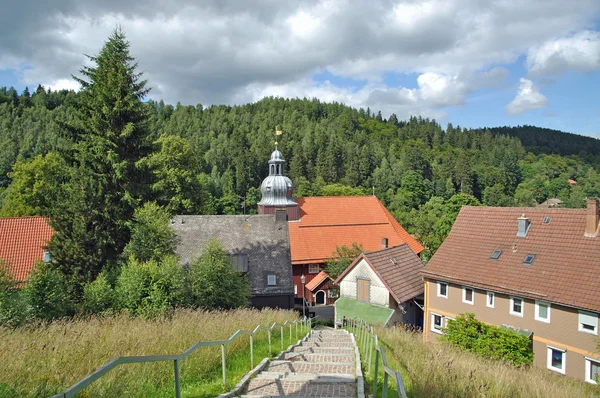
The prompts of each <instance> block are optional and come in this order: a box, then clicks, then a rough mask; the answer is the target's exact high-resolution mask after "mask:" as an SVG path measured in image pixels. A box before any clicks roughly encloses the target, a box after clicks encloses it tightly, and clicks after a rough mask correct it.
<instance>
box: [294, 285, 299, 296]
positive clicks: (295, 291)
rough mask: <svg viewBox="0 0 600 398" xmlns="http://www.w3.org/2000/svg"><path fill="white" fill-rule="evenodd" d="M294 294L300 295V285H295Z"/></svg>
mask: <svg viewBox="0 0 600 398" xmlns="http://www.w3.org/2000/svg"><path fill="white" fill-rule="evenodd" d="M294 295H296V296H297V295H298V285H294Z"/></svg>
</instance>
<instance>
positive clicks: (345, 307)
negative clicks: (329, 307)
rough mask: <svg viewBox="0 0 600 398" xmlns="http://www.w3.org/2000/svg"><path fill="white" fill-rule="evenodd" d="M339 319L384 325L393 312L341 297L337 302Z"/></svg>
mask: <svg viewBox="0 0 600 398" xmlns="http://www.w3.org/2000/svg"><path fill="white" fill-rule="evenodd" d="M335 309H336V317H337V319H342V317H344V316H345V317H346V318H356V317H358V318H360V319H362V320H364V321H365V322H369V323H370V324H373V325H382V326H383V325H384V324H385V323H386V322H387V320H388V318H389V317H390V315H391V314H392V312H393V310H392V309H390V308H385V307H379V306H377V305H372V304H367V303H362V302H360V301H357V300H353V299H349V298H346V297H341V298H339V299H338V300H337V301H336V302H335Z"/></svg>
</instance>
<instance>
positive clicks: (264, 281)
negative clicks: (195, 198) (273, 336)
mask: <svg viewBox="0 0 600 398" xmlns="http://www.w3.org/2000/svg"><path fill="white" fill-rule="evenodd" d="M171 226H172V227H173V228H174V229H175V233H176V235H177V238H178V240H179V244H178V246H177V249H176V254H177V255H178V256H179V259H180V262H181V263H182V264H183V266H188V265H189V264H190V262H192V261H194V260H195V259H196V258H198V257H199V256H200V254H201V252H202V249H203V247H204V246H205V245H206V243H208V242H209V241H210V240H211V239H213V238H217V239H218V240H219V241H220V242H221V243H222V244H223V246H224V247H225V250H226V251H227V252H228V253H229V255H230V256H231V257H232V259H233V262H234V266H235V267H236V268H237V269H238V270H239V272H245V273H247V275H248V281H249V282H250V289H251V293H252V297H251V298H250V303H249V304H250V305H251V306H253V307H256V308H263V307H278V308H285V309H289V308H293V306H294V296H293V294H294V287H293V283H292V265H291V261H290V244H289V235H288V224H287V222H286V217H285V213H284V214H283V216H281V215H279V217H278V215H277V214H267V215H244V216H242V215H238V216H226V215H221V216H175V217H173V219H172V220H171Z"/></svg>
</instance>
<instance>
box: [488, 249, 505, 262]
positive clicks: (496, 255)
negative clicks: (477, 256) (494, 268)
mask: <svg viewBox="0 0 600 398" xmlns="http://www.w3.org/2000/svg"><path fill="white" fill-rule="evenodd" d="M501 254H502V250H494V252H493V253H492V255H491V257H490V258H491V259H492V260H498V257H500V255H501Z"/></svg>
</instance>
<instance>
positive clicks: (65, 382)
mask: <svg viewBox="0 0 600 398" xmlns="http://www.w3.org/2000/svg"><path fill="white" fill-rule="evenodd" d="M296 317H297V314H296V313H294V312H291V311H275V310H263V311H257V310H236V311H229V312H205V311H191V310H178V311H175V312H174V313H173V314H172V316H171V317H169V318H156V319H154V320H144V319H142V318H130V317H129V316H127V315H122V316H114V317H112V316H108V317H102V318H90V319H87V320H85V319H78V320H63V321H55V322H53V323H51V324H48V325H39V326H38V327H34V326H32V327H27V328H24V327H23V328H16V329H10V328H3V327H0V363H2V371H0V397H2V398H15V397H48V396H50V395H53V394H56V393H59V392H61V391H62V390H64V389H66V388H67V387H69V386H70V385H72V384H73V383H75V382H77V381H79V380H80V379H82V378H83V377H85V376H86V375H88V374H89V373H91V372H93V371H94V370H96V369H98V367H100V366H101V365H103V364H104V363H106V362H108V361H109V360H111V359H114V358H116V357H118V356H125V355H159V354H179V353H182V352H183V351H185V350H186V349H188V348H189V347H190V346H192V345H193V344H194V343H196V342H198V341H210V340H223V339H226V338H228V337H229V336H230V335H231V334H233V333H234V332H235V331H236V330H237V329H246V330H252V329H254V328H255V327H256V326H257V325H265V326H270V325H271V324H272V323H273V322H283V321H285V320H294V319H296ZM294 338H295V336H294ZM285 339H286V343H287V339H288V335H287V334H285ZM273 342H274V343H273V354H275V353H277V352H279V351H280V346H279V345H278V344H277V343H278V342H279V332H276V333H275V334H274V337H273ZM286 347H287V344H286ZM254 350H255V351H254V353H255V364H258V362H260V360H261V359H262V358H263V357H265V356H268V345H267V333H266V332H264V333H262V334H261V335H260V336H259V338H257V339H256V340H255V346H254ZM227 357H228V386H227V388H231V387H232V386H233V385H235V384H236V383H237V382H238V381H239V380H240V378H241V377H242V376H243V375H244V374H245V373H246V372H248V371H249V370H250V363H249V346H248V338H247V337H245V336H243V337H241V338H238V339H237V340H236V341H235V342H234V343H232V344H231V345H229V346H227ZM220 366H221V351H220V347H219V346H216V347H207V348H200V349H198V350H197V351H196V352H195V353H194V354H192V355H191V356H189V357H188V358H187V359H185V360H184V361H182V363H181V380H182V391H183V392H184V396H186V397H214V396H216V395H219V394H220V393H221V392H223V388H222V386H221V368H220ZM173 380H174V378H173V363H172V362H153V363H147V364H132V365H121V366H120V367H117V368H116V369H113V370H112V371H111V372H109V373H108V374H107V375H105V376H104V377H103V378H101V379H100V380H98V381H96V382H95V383H94V384H92V386H90V388H88V389H87V390H86V391H87V394H86V395H84V396H91V397H97V396H102V397H125V396H127V397H173V396H174V384H173Z"/></svg>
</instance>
